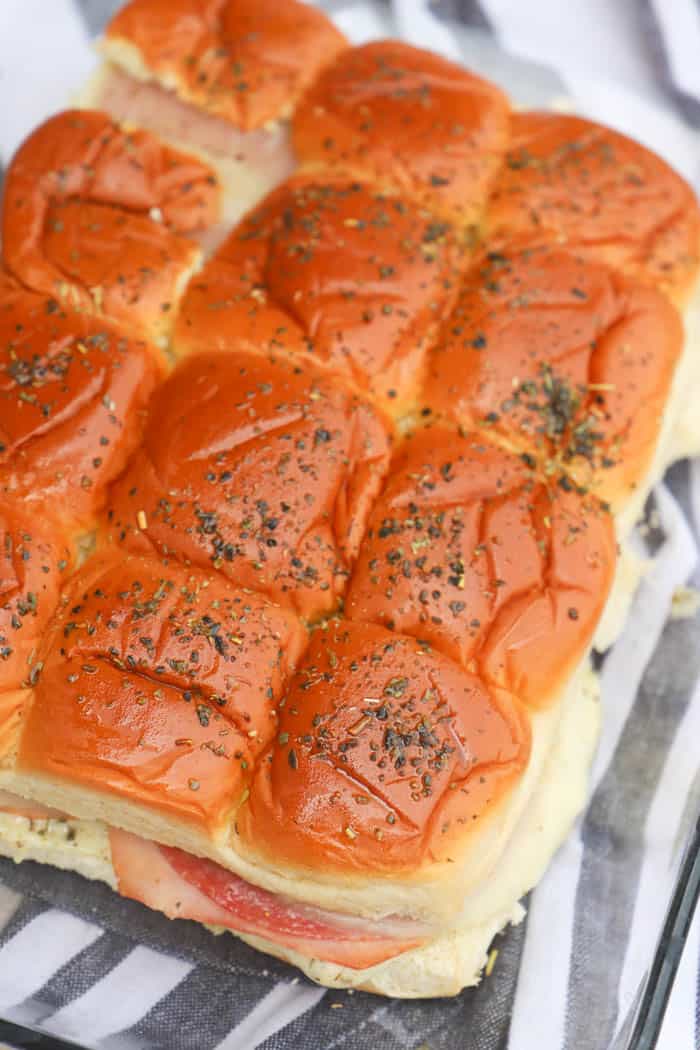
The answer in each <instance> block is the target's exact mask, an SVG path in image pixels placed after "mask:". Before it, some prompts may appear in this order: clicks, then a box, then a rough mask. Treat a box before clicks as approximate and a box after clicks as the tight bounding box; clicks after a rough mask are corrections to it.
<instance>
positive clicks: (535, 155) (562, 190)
mask: <svg viewBox="0 0 700 1050" xmlns="http://www.w3.org/2000/svg"><path fill="white" fill-rule="evenodd" d="M487 230H488V240H489V243H490V244H491V245H492V246H494V247H496V246H497V245H498V243H499V242H500V240H501V239H508V238H510V237H513V236H514V235H519V234H527V235H529V236H531V237H533V238H535V239H536V240H537V241H538V242H539V243H541V244H558V245H561V246H566V247H567V248H568V249H570V250H572V251H574V252H576V254H578V255H579V256H581V255H585V256H586V257H587V258H590V259H593V260H596V259H597V260H599V261H601V262H605V263H609V264H610V265H612V266H614V267H616V268H617V269H620V270H622V271H624V272H625V273H628V274H630V275H631V276H632V277H635V278H637V279H638V280H642V281H644V282H646V283H648V284H651V285H654V286H656V287H659V288H661V289H662V290H663V291H665V292H666V293H667V294H668V295H670V297H671V298H672V299H673V300H674V301H676V302H678V303H679V304H681V305H683V304H685V303H687V301H688V298H689V296H690V294H691V293H692V290H693V287H694V285H695V283H696V279H697V275H698V269H699V268H700V211H698V204H697V199H696V197H695V194H694V193H693V191H692V189H691V188H690V186H689V185H688V184H687V182H685V180H684V179H682V178H681V176H680V175H678V174H677V172H675V171H674V170H673V169H672V168H671V167H669V165H668V164H666V162H665V161H663V160H662V159H661V157H659V156H657V154H656V153H652V152H651V150H648V149H645V148H644V146H641V145H640V144H639V143H638V142H634V141H633V140H632V139H629V138H627V137H626V136H625V135H620V134H619V132H616V131H613V130H612V129H611V128H607V127H605V126H604V125H603V124H595V123H593V122H592V121H590V120H585V119H583V118H582V117H577V116H573V115H570V114H562V113H546V112H520V113H513V114H512V117H511V131H510V138H509V143H508V150H507V152H506V155H505V162H504V164H503V165H502V167H501V171H500V174H499V177H498V179H497V180H496V182H495V184H494V186H493V189H492V193H491V197H490V200H489V203H488V209H487Z"/></svg>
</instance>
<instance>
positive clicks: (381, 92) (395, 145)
mask: <svg viewBox="0 0 700 1050" xmlns="http://www.w3.org/2000/svg"><path fill="white" fill-rule="evenodd" d="M508 114H509V107H508V101H507V99H506V97H505V96H504V95H503V93H502V92H501V91H499V89H498V88H497V87H496V86H495V85H494V84H492V83H490V82H489V81H487V80H482V79H481V78H480V77H477V76H475V75H474V74H473V73H470V72H468V71H467V70H465V69H464V68H463V67H461V66H458V65H457V64H456V63H454V62H448V61H447V60H446V59H444V58H440V57H439V56H437V55H434V54H432V53H431V52H430V51H423V50H421V49H420V48H416V47H411V46H410V45H409V44H404V43H401V42H400V41H397V40H380V41H376V42H373V43H370V44H364V45H363V46H361V47H353V48H349V49H347V50H345V51H343V52H341V53H340V55H339V56H338V57H337V58H336V60H335V62H333V63H331V64H330V65H329V66H328V67H327V68H326V69H325V70H324V71H323V72H322V73H321V74H320V75H319V76H318V77H317V78H316V80H315V82H314V84H313V85H312V86H311V87H310V88H309V90H308V91H307V92H306V94H305V95H304V97H303V98H302V100H301V102H300V103H299V105H298V107H297V109H296V112H295V114H294V120H293V142H294V148H295V150H296V152H297V155H298V157H299V160H300V162H301V164H302V166H305V167H309V168H314V167H317V168H327V169H331V170H336V171H337V170H340V171H345V172H349V173H351V174H354V175H359V176H361V177H363V178H370V179H371V180H373V181H375V182H377V183H379V185H381V186H389V187H394V188H396V189H398V190H399V191H400V192H401V193H403V194H405V195H407V196H409V197H412V198H413V199H414V200H416V201H418V202H419V203H420V204H421V205H423V206H424V207H428V208H430V209H431V210H432V211H434V212H436V213H437V214H439V215H443V216H449V217H450V218H452V219H453V220H454V221H455V222H457V223H459V224H460V225H462V226H472V225H479V224H480V222H481V217H482V215H481V213H482V210H483V207H484V204H485V201H486V198H487V196H488V193H489V190H490V189H491V185H492V183H493V180H494V178H495V177H496V174H497V172H498V169H499V166H500V163H501V159H502V156H503V154H504V152H505V150H506V148H507V145H508Z"/></svg>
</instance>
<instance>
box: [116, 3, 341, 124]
mask: <svg viewBox="0 0 700 1050" xmlns="http://www.w3.org/2000/svg"><path fill="white" fill-rule="evenodd" d="M346 46H347V41H346V39H345V37H344V36H343V34H342V33H341V32H340V31H339V30H338V29H336V28H335V26H334V25H333V23H332V22H331V21H330V19H328V18H327V17H326V16H325V15H324V14H323V13H322V12H321V11H318V10H316V9H315V8H313V7H311V6H309V5H308V4H302V3H298V2H297V0H285V3H279V0H204V2H203V0H131V3H128V4H126V5H125V6H124V7H123V8H122V9H121V11H119V12H118V13H117V14H116V15H115V17H114V18H113V19H112V21H111V22H110V24H109V25H108V26H107V32H106V35H105V39H104V41H103V44H102V49H103V51H104V52H105V54H106V55H107V57H108V58H109V59H111V60H112V61H113V62H115V63H117V64H118V65H120V66H122V67H123V68H124V69H126V70H127V72H129V73H130V74H131V75H132V76H135V77H137V78H138V79H140V80H156V81H158V82H159V83H160V84H161V85H162V86H163V87H165V88H168V89H171V90H174V91H175V92H176V94H177V95H178V96H179V97H180V98H182V99H183V100H184V101H186V102H190V103H192V104H193V105H195V106H197V107H198V108H200V109H202V110H205V111H206V112H207V113H211V114H213V115H216V116H218V117H223V118H224V119H226V120H228V121H230V122H231V123H232V124H235V126H236V127H238V128H241V129H243V130H245V131H248V130H250V129H251V128H258V127H260V126H261V125H263V124H266V123H267V122H268V121H272V120H279V119H281V118H284V117H288V116H289V114H290V112H291V110H292V108H293V106H294V104H295V103H296V100H297V98H298V97H299V95H300V94H301V92H302V91H303V90H304V88H305V87H306V86H307V84H309V83H310V82H311V81H312V80H313V77H314V76H315V74H316V73H317V72H318V70H319V69H320V68H321V67H322V66H323V65H324V64H325V63H326V62H329V61H330V60H331V59H332V58H333V57H334V56H335V55H336V54H337V53H338V51H340V50H341V49H342V48H344V47H346Z"/></svg>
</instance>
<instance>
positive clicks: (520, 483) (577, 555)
mask: <svg viewBox="0 0 700 1050" xmlns="http://www.w3.org/2000/svg"><path fill="white" fill-rule="evenodd" d="M527 459H528V457H527V456H526V457H525V460H527ZM615 560H616V559H615V537H614V529H613V523H612V519H611V516H610V514H609V513H607V512H606V511H604V510H603V509H602V508H601V506H600V504H599V503H598V501H597V500H596V499H595V498H593V497H581V496H580V495H579V494H578V493H576V492H574V491H569V492H565V491H563V490H562V489H561V488H560V487H559V486H558V485H557V483H556V481H554V480H553V481H551V482H548V480H547V478H546V477H544V476H541V475H538V474H537V473H536V472H535V471H534V470H533V469H532V468H531V466H529V465H528V462H525V461H524V460H523V458H522V457H521V456H518V455H515V454H513V453H510V452H506V451H505V450H503V449H501V448H499V447H498V446H496V445H493V444H491V443H490V442H489V441H488V439H487V438H486V437H485V436H484V435H482V434H479V433H475V432H471V433H470V432H467V431H460V432H458V431H456V430H453V429H448V428H446V427H434V428H424V429H422V430H418V431H417V432H416V433H414V434H412V435H411V436H410V437H409V438H408V439H407V440H406V441H405V442H404V443H403V445H402V446H401V447H400V448H399V449H398V451H397V454H396V456H395V458H394V461H393V463H392V466H391V471H390V475H389V479H388V481H387V483H386V485H385V487H384V491H383V492H382V495H381V497H380V498H379V500H377V502H376V503H375V505H374V509H373V511H372V515H371V517H370V519H369V522H368V525H367V532H366V534H365V539H364V541H363V544H362V547H361V548H360V553H359V555H358V559H357V565H356V567H355V570H354V572H353V575H352V579H351V581H350V587H349V589H348V595H347V598H346V602H345V613H346V616H348V617H349V618H350V619H352V620H359V621H370V622H374V623H379V624H383V625H385V626H387V627H390V628H391V629H392V630H396V631H398V632H400V633H402V634H410V635H412V636H413V637H415V638H417V639H420V640H422V641H423V642H424V643H425V644H430V645H431V646H432V647H433V648H435V649H437V650H439V651H440V652H442V653H444V654H445V655H446V656H449V657H451V658H452V659H453V660H455V661H457V662H459V663H461V664H462V665H463V666H464V667H465V668H466V669H467V670H469V671H470V672H472V673H474V674H476V673H478V674H480V675H481V676H482V677H483V679H484V680H485V681H486V682H487V683H488V684H489V685H490V686H492V687H501V688H505V689H508V690H509V691H510V692H512V693H513V694H515V695H516V696H518V697H519V698H520V699H521V700H522V701H523V702H525V703H527V704H530V705H534V706H542V705H547V704H548V703H550V702H551V701H552V700H553V699H554V698H555V697H556V696H558V695H559V694H560V693H561V690H562V686H563V684H564V683H565V682H566V681H567V679H568V678H569V677H570V676H571V674H572V672H573V671H574V669H575V667H576V665H577V663H578V662H579V659H580V653H581V646H582V645H585V644H586V641H587V640H590V638H591V636H592V634H593V630H594V628H595V625H596V624H597V622H598V619H599V618H600V614H601V612H602V610H603V608H604V606H605V601H606V598H607V595H608V592H609V588H610V583H611V580H612V577H613V573H614V568H615ZM552 637H556V638H557V645H556V646H550V645H549V644H548V639H550V638H552Z"/></svg>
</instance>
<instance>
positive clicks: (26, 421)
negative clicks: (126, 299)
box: [0, 271, 163, 537]
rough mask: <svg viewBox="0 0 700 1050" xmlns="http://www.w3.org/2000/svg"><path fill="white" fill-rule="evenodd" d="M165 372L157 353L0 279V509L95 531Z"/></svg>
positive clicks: (69, 531) (67, 529)
mask: <svg viewBox="0 0 700 1050" xmlns="http://www.w3.org/2000/svg"><path fill="white" fill-rule="evenodd" d="M162 374H163V365H162V361H161V360H160V356H159V352H158V351H157V350H156V349H155V348H154V347H149V346H148V344H147V343H145V342H143V341H142V340H139V339H135V338H133V337H132V336H130V335H127V334H125V333H124V332H123V331H121V330H119V329H117V328H115V327H114V325H112V324H109V323H107V322H104V321H99V320H98V319H96V318H94V317H91V316H89V315H86V314H84V313H79V312H77V311H76V310H73V309H71V308H69V307H68V306H66V305H65V304H63V303H62V302H61V301H60V300H59V299H56V298H53V297H52V296H50V295H49V296H46V295H38V294H35V293H34V292H29V291H27V290H26V289H25V288H23V287H22V286H21V285H19V284H18V283H17V282H16V281H14V280H13V279H12V278H10V277H8V276H7V275H6V274H3V273H2V271H0V508H3V507H5V506H7V505H8V504H14V505H17V504H20V505H23V506H24V507H25V509H26V511H27V512H28V513H29V514H30V515H33V516H36V515H39V516H45V517H47V518H49V519H50V520H51V521H53V529H54V535H56V537H58V536H59V535H60V534H61V532H64V533H65V534H66V535H69V536H73V537H75V536H76V535H78V534H80V533H82V532H87V531H89V530H90V529H91V528H93V527H94V524H95V518H96V515H97V512H98V511H99V509H100V508H101V507H102V504H103V503H104V499H105V493H106V488H107V485H108V484H109V482H111V481H112V480H113V479H114V478H115V477H116V476H117V474H119V472H120V471H121V470H122V469H123V467H124V465H125V463H126V461H127V459H128V457H129V455H130V454H131V452H132V451H133V450H134V448H135V447H136V445H137V444H138V442H139V441H140V438H141V433H142V430H143V426H144V422H145V413H144V409H145V406H146V403H147V401H148V398H149V395H150V394H151V391H152V390H153V389H154V387H155V385H156V383H157V382H158V380H159V379H160V378H161V377H162ZM57 529H58V531H56V530H57Z"/></svg>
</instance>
